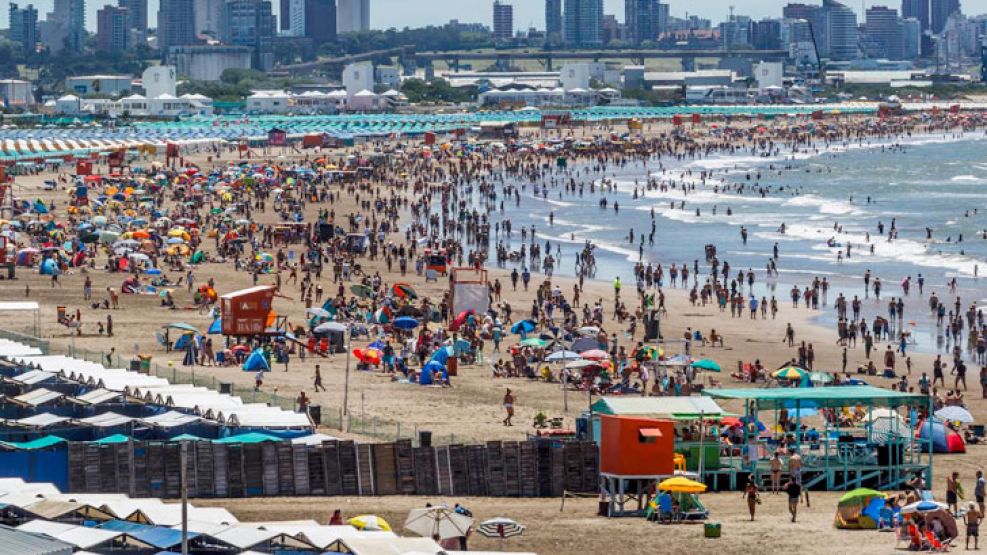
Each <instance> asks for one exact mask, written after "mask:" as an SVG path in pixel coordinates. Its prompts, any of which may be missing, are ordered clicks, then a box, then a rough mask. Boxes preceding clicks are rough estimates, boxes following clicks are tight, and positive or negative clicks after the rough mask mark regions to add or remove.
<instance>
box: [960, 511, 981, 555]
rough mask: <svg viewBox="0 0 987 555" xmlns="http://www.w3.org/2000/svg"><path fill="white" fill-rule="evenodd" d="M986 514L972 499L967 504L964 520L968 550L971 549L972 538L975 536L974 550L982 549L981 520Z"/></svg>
mask: <svg viewBox="0 0 987 555" xmlns="http://www.w3.org/2000/svg"><path fill="white" fill-rule="evenodd" d="M983 519H984V515H983V514H981V512H980V511H979V510H977V506H976V505H975V504H974V503H973V502H972V501H971V502H970V504H969V505H968V506H967V509H966V514H964V515H963V522H964V523H966V550H967V551H970V538H973V549H974V551H976V550H979V549H980V543H979V540H980V538H979V536H980V521H981V520H983Z"/></svg>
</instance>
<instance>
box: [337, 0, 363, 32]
mask: <svg viewBox="0 0 987 555" xmlns="http://www.w3.org/2000/svg"><path fill="white" fill-rule="evenodd" d="M368 30H370V0H337V2H336V32H338V33H359V32H360V31H368Z"/></svg>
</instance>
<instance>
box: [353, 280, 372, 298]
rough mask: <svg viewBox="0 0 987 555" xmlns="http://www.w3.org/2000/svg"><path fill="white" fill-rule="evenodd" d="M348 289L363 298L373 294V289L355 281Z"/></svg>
mask: <svg viewBox="0 0 987 555" xmlns="http://www.w3.org/2000/svg"><path fill="white" fill-rule="evenodd" d="M350 291H352V292H353V294H354V295H356V296H357V297H362V298H364V299H369V298H370V297H373V296H374V290H373V289H371V288H370V287H367V286H366V285H363V284H362V283H357V284H354V285H351V286H350Z"/></svg>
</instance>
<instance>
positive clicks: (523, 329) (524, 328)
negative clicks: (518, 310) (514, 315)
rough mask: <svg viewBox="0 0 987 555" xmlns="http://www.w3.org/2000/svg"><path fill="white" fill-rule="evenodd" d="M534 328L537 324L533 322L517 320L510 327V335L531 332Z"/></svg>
mask: <svg viewBox="0 0 987 555" xmlns="http://www.w3.org/2000/svg"><path fill="white" fill-rule="evenodd" d="M536 326H537V324H536V323H535V321H534V320H518V321H517V322H514V325H513V326H511V333H515V334H518V335H521V334H522V333H529V332H533V331H535V327H536Z"/></svg>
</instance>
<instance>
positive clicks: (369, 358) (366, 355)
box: [353, 348, 381, 365]
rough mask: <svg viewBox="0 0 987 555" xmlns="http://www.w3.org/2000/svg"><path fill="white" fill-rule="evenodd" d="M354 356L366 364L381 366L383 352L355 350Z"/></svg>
mask: <svg viewBox="0 0 987 555" xmlns="http://www.w3.org/2000/svg"><path fill="white" fill-rule="evenodd" d="M353 356H355V357H356V358H357V359H358V360H359V361H360V362H363V363H365V364H373V365H377V364H380V359H381V352H380V351H378V350H377V349H371V348H366V349H353Z"/></svg>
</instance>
